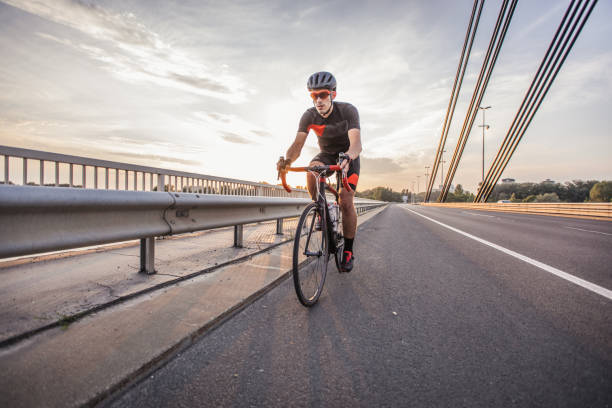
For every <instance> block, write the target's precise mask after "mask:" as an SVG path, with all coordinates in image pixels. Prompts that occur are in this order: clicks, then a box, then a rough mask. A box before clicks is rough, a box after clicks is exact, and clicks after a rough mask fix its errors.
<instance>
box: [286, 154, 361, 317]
mask: <svg viewBox="0 0 612 408" xmlns="http://www.w3.org/2000/svg"><path fill="white" fill-rule="evenodd" d="M285 170H286V171H284V172H279V176H280V178H281V180H282V183H283V187H284V188H285V190H287V192H289V193H290V192H291V187H289V185H287V181H286V174H287V171H293V172H311V173H312V174H313V175H314V176H315V178H316V188H317V190H316V198H317V199H316V200H315V201H313V202H312V203H310V204H308V205H307V206H306V208H305V209H304V211H303V212H302V215H301V216H300V219H299V222H298V226H297V230H296V232H295V238H294V244H293V283H294V286H295V293H296V294H297V297H298V299H299V301H300V302H301V303H302V304H303V305H304V306H307V307H310V306H312V305H314V304H315V303H317V301H318V300H319V296H321V291H322V290H323V284H324V283H325V277H326V276H327V264H328V262H329V257H330V255H333V256H334V259H335V261H336V268H337V269H338V272H343V271H342V268H341V261H342V252H343V249H344V236H343V235H342V214H341V213H340V207H339V204H338V200H339V194H338V190H339V189H340V186H342V187H344V188H345V189H347V190H348V191H352V190H351V187H350V186H349V184H348V181H347V178H346V172H345V171H343V170H342V169H341V167H340V166H339V165H322V166H310V167H287V168H285ZM334 173H335V174H336V188H334V187H332V186H331V185H330V184H328V183H327V177H329V176H331V175H333V174H334ZM326 190H327V191H329V192H330V193H332V194H333V195H334V197H335V200H334V201H333V202H329V203H328V201H327V197H326V194H325V191H326Z"/></svg>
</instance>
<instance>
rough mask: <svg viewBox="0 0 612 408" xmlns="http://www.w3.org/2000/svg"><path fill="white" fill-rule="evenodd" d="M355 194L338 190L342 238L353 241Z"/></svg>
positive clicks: (355, 219) (355, 222)
mask: <svg viewBox="0 0 612 408" xmlns="http://www.w3.org/2000/svg"><path fill="white" fill-rule="evenodd" d="M354 197H355V192H349V191H347V190H346V189H344V188H342V189H340V211H342V232H343V233H344V238H349V239H355V231H356V230H357V211H356V210H355V204H354V203H353V199H354Z"/></svg>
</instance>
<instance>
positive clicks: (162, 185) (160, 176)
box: [151, 174, 164, 192]
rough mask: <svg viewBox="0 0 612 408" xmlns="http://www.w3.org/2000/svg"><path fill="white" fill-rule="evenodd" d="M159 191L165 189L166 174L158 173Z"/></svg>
mask: <svg viewBox="0 0 612 408" xmlns="http://www.w3.org/2000/svg"><path fill="white" fill-rule="evenodd" d="M151 177H153V175H151ZM157 191H161V192H163V191H164V175H163V174H158V175H157Z"/></svg>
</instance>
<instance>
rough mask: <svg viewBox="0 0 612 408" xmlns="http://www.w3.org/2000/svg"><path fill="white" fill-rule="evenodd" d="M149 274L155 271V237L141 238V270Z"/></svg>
mask: <svg viewBox="0 0 612 408" xmlns="http://www.w3.org/2000/svg"><path fill="white" fill-rule="evenodd" d="M139 272H142V273H146V274H148V275H151V274H154V273H155V237H147V238H142V239H141V240H140V271H139Z"/></svg>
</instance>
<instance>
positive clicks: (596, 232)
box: [565, 227, 612, 235]
mask: <svg viewBox="0 0 612 408" xmlns="http://www.w3.org/2000/svg"><path fill="white" fill-rule="evenodd" d="M565 228H569V229H573V230H578V231H586V232H594V233H595V234H603V235H612V234H609V233H607V232H600V231H591V230H585V229H582V228H574V227H565Z"/></svg>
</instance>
